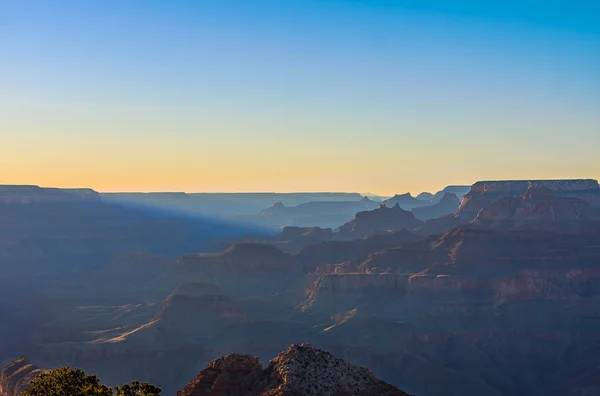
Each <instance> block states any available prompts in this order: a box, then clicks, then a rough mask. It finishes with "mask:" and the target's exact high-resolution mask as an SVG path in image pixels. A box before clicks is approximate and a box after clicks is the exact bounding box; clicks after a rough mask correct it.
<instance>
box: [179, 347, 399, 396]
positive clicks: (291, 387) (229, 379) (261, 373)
mask: <svg viewBox="0 0 600 396" xmlns="http://www.w3.org/2000/svg"><path fill="white" fill-rule="evenodd" d="M205 395H206V396H208V395H215V396H219V395H221V396H225V395H231V396H233V395H239V396H286V395H290V396H353V395H356V396H359V395H360V396H396V395H397V396H408V394H407V393H405V392H403V391H401V390H399V389H398V388H396V387H394V386H392V385H390V384H388V383H385V382H384V381H381V380H379V379H377V378H376V377H375V376H374V375H373V374H372V373H371V372H370V371H369V370H367V369H364V368H362V367H358V366H355V365H352V364H349V363H347V362H345V361H343V360H341V359H336V358H335V357H333V356H332V355H331V354H330V353H328V352H325V351H323V350H320V349H317V348H315V347H313V346H311V345H306V344H302V345H291V346H290V347H289V348H288V349H287V350H286V351H284V352H282V353H280V354H279V355H278V356H277V357H276V358H275V359H273V360H271V361H270V362H269V366H268V367H267V368H266V369H263V367H262V365H261V364H260V362H259V360H258V358H255V357H252V356H248V355H238V354H232V355H228V356H224V357H222V358H219V359H216V360H213V361H212V362H210V363H209V365H208V367H207V368H206V369H204V370H202V371H201V372H200V374H199V375H198V376H197V377H196V378H195V379H194V380H193V381H191V382H190V383H189V384H188V386H186V387H185V389H183V390H181V391H179V392H177V396H205Z"/></svg>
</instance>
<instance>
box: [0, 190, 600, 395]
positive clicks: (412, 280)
mask: <svg viewBox="0 0 600 396" xmlns="http://www.w3.org/2000/svg"><path fill="white" fill-rule="evenodd" d="M449 194H450V192H449V193H448V194H447V195H445V196H446V197H450V198H452V201H453V205H454V206H456V209H455V211H454V212H451V213H450V214H441V215H440V216H441V217H437V218H431V219H426V220H425V221H422V220H420V219H419V218H418V216H416V215H415V213H418V210H417V209H414V210H413V211H408V210H406V209H404V208H402V207H401V205H397V206H396V205H395V204H394V205H392V206H391V207H388V206H385V205H382V206H379V205H378V204H377V206H376V207H374V208H373V209H371V210H360V211H358V212H357V213H355V214H354V215H353V217H354V218H353V219H350V220H349V221H346V222H345V223H342V224H338V227H335V228H320V227H294V226H291V227H289V226H288V227H285V228H283V229H282V230H280V232H279V233H266V234H262V235H261V234H260V233H259V232H246V230H244V229H243V228H241V229H235V230H232V229H226V230H222V229H218V228H217V232H215V233H214V237H213V238H210V239H209V238H206V237H205V235H206V233H208V232H210V227H213V225H211V224H213V223H209V222H202V223H195V222H194V221H195V220H192V219H185V221H184V220H183V219H179V220H176V218H174V217H172V216H171V215H169V216H166V215H165V214H164V213H162V214H161V216H162V217H152V216H151V217H147V212H144V211H143V210H141V211H140V210H137V211H134V212H131V209H130V208H125V207H121V206H118V205H117V206H114V204H106V203H100V204H98V203H86V205H93V207H94V208H96V209H95V210H96V211H95V212H93V213H94V216H91V215H90V214H89V213H88V214H85V216H87V217H84V218H86V219H95V220H94V222H95V223H94V222H92V221H91V220H90V221H89V224H97V225H95V226H94V227H91V226H87V228H86V227H84V228H81V226H77V227H76V222H75V221H74V220H69V219H70V217H69V216H71V215H72V216H81V215H82V214H83V213H86V212H82V209H78V205H79V203H77V204H73V203H69V204H68V205H72V206H68V208H69V210H66V209H63V211H62V212H60V213H64V215H61V216H59V217H58V219H63V221H58V220H57V218H56V217H50V216H49V215H47V214H44V213H46V208H47V207H46V206H45V205H48V203H43V204H35V203H34V204H24V203H21V204H14V203H10V204H5V205H6V206H5V209H4V210H5V213H7V217H6V218H10V219H12V220H11V223H10V225H9V223H4V225H2V224H0V230H3V234H2V235H3V238H5V239H4V240H5V241H9V236H10V238H17V237H18V238H20V240H22V241H28V242H27V243H33V242H31V241H34V240H35V241H36V242H35V243H36V244H39V242H37V239H34V238H32V237H31V236H28V235H32V234H36V235H39V237H43V238H56V235H57V232H56V230H60V233H61V235H65V236H66V239H64V241H63V242H61V244H60V245H57V246H60V249H59V248H56V247H53V248H52V249H50V248H48V247H45V248H43V249H42V246H44V245H29V246H40V247H38V248H36V249H33V250H32V249H29V248H27V249H26V248H22V249H16V248H15V246H17V245H14V244H8V243H6V242H5V243H4V245H3V246H4V247H3V249H4V250H3V252H4V253H3V255H0V257H1V258H2V260H4V261H3V262H2V263H3V266H2V267H0V268H2V271H3V275H4V276H5V277H4V278H3V279H11V280H12V281H11V282H6V281H4V282H5V283H6V288H4V290H3V292H2V293H3V294H4V295H5V296H6V297H5V298H4V300H0V303H4V306H3V305H2V304H0V314H2V315H3V317H7V318H10V321H9V322H8V323H5V324H4V325H3V326H0V331H1V332H2V334H1V335H2V336H3V339H10V340H12V342H11V345H10V346H9V345H2V344H1V343H0V352H2V353H3V355H2V356H1V357H2V359H3V360H6V359H8V358H12V357H14V356H18V355H19V354H25V355H26V356H28V357H29V358H30V359H31V361H32V362H35V363H36V364H37V365H39V366H40V367H42V368H44V369H47V368H53V367H57V366H58V365H61V364H65V363H66V362H68V363H69V364H73V365H75V366H77V367H82V368H84V369H86V370H89V371H92V372H95V373H98V374H99V375H100V376H101V378H103V379H106V381H107V382H108V383H110V384H118V383H123V382H127V381H129V380H131V379H132V378H136V379H139V380H143V381H149V382H152V383H155V384H157V385H159V386H161V387H162V388H163V389H164V390H165V392H166V394H175V393H176V392H178V391H184V390H185V389H188V393H183V395H186V396H187V395H188V394H194V395H201V394H219V393H198V392H204V391H205V390H200V388H201V387H200V388H198V384H207V383H211V384H216V383H218V384H229V385H227V386H226V387H225V388H219V387H217V389H230V388H228V387H229V386H231V387H232V388H231V389H235V387H236V386H238V385H239V386H245V385H240V384H246V381H250V382H252V383H254V382H253V381H254V379H257V378H259V379H262V378H265V371H268V372H274V371H277V369H275V368H273V369H270V368H269V367H270V366H269V367H267V368H263V367H262V366H260V363H259V362H260V361H267V360H268V359H271V358H272V357H273V356H278V354H280V352H281V351H282V350H285V351H287V350H288V349H287V348H288V346H289V345H290V344H296V345H301V344H304V343H306V344H311V345H314V348H317V349H322V350H327V351H330V352H331V353H332V354H333V355H335V356H338V357H340V358H342V359H344V360H345V361H346V362H348V363H349V364H355V365H359V366H364V367H368V368H369V369H370V370H372V371H373V374H374V375H375V376H376V377H377V378H381V380H383V381H386V382H387V383H389V384H392V385H393V386H396V387H398V388H399V389H403V390H404V391H406V392H409V393H410V394H417V395H425V396H438V395H439V396H442V395H444V396H447V395H450V396H452V395H457V396H458V395H460V396H464V395H492V396H509V395H510V396H512V395H517V396H520V395H523V396H525V395H533V396H538V395H539V396H541V395H545V394H561V395H567V396H577V395H592V394H597V393H598V392H600V382H598V380H597V378H598V376H597V375H596V374H597V373H598V372H597V369H596V367H598V365H599V364H600V360H599V359H598V356H599V355H598V354H597V353H596V348H597V347H596V346H597V345H598V344H599V343H600V338H599V337H598V334H600V268H599V267H598V264H599V263H600V217H598V214H599V213H600V212H599V209H600V206H599V205H598V201H597V198H598V197H599V196H600V187H598V183H597V182H595V181H592V180H555V181H536V180H532V181H514V182H513V181H507V182H502V181H499V182H478V183H475V184H473V186H471V189H470V191H469V192H468V193H466V194H465V195H464V196H463V197H462V201H461V203H460V205H459V206H457V205H456V203H457V201H456V199H457V198H456V197H454V198H453V197H452V196H451V195H449ZM415 199H416V198H415ZM428 200H431V197H428ZM448 200H449V199H448ZM11 205H33V206H31V207H28V208H27V211H26V209H19V206H17V207H15V206H11ZM61 205H63V204H61ZM105 205H108V206H105ZM434 205H437V203H436V204H434ZM9 206H10V209H11V210H9ZM427 206H433V205H424V206H423V207H422V209H423V210H425V209H426V208H427ZM14 208H17V209H16V211H15V210H13V209H14ZM36 208H37V209H36ZM31 209H33V210H34V211H35V210H37V211H38V212H34V213H35V216H28V215H26V213H29V212H28V210H31ZM0 210H2V208H1V207H0ZM15 213H18V215H16V214H15ZM109 213H112V214H111V215H110V216H108V214H109ZM8 216H12V217H8ZM165 216H166V217H165ZM64 219H66V220H67V221H64ZM133 219H135V220H133ZM137 219H139V222H138V220H137ZM42 220H43V221H42ZM42 223H43V224H45V225H44V227H41V226H40V224H42ZM86 223H87V221H86ZM132 223H134V224H136V226H135V227H134V226H127V227H125V228H122V227H123V226H122V225H120V224H126V225H127V224H132ZM173 224H178V226H177V227H181V228H177V227H175V226H174V225H173ZM200 224H202V225H200ZM142 225H143V226H142ZM190 225H193V227H191V226H190ZM217 225H218V224H217ZM2 227H4V228H2ZM120 227H121V228H120ZM160 227H166V229H165V230H162V231H158V230H160ZM186 227H191V228H189V229H192V230H202V232H198V233H196V234H194V233H192V232H190V231H186V230H188V229H187V228H186ZM195 227H199V228H195ZM124 229H125V230H127V233H119V234H118V235H119V237H118V238H115V235H116V234H110V233H109V234H106V233H107V232H108V231H109V230H111V231H113V230H119V232H120V230H124ZM11 230H12V234H11V232H10V231H11ZM219 233H231V234H234V235H231V236H228V235H225V237H220V235H219ZM236 233H237V235H236ZM79 234H83V235H87V238H90V239H91V240H92V241H95V240H96V239H97V238H98V235H108V237H107V238H108V239H104V241H110V245H108V246H112V247H111V250H109V252H110V254H106V251H107V250H106V248H105V247H102V246H103V245H98V246H99V247H98V248H97V250H93V249H90V248H89V247H88V248H86V249H84V248H83V247H82V246H94V245H82V244H81V242H80V241H79V242H78V239H77V238H75V236H76V235H79ZM19 235H20V236H19ZM36 238H37V236H36ZM113 239H116V241H119V243H116V242H112V241H113ZM132 241H140V242H139V243H133V242H132ZM205 241H206V242H205ZM141 242H143V244H142V243H141ZM94 243H97V242H94ZM104 243H106V242H104ZM165 246H171V247H170V248H168V249H166V248H165ZM194 246H197V248H196V249H194ZM76 247H77V254H78V255H75V254H74V249H75V248H76ZM128 247H129V248H132V249H131V251H129V249H128ZM96 251H98V252H105V255H106V256H102V260H100V258H96V259H97V261H94V260H90V258H93V256H94V254H95V252H96ZM25 252H28V253H27V255H26V254H25ZM63 252H68V253H69V255H66V254H65V253H63ZM70 257H76V258H78V259H77V260H73V259H71V258H70ZM43 258H46V260H56V261H57V262H59V261H61V260H65V258H69V259H68V260H67V261H68V264H69V265H64V264H63V266H62V267H56V268H62V271H60V272H55V273H53V274H52V277H51V278H48V281H44V279H45V277H50V275H45V276H40V273H41V270H40V268H43V267H42V266H41V263H42V261H41V260H42V259H43ZM17 259H18V260H17ZM44 263H45V265H46V266H50V267H49V268H54V264H49V263H50V262H49V261H44ZM89 263H93V264H94V265H90V264H89ZM26 264H27V265H26ZM46 268H48V267H46ZM84 268H87V269H85V270H84ZM76 269H77V270H78V271H75V270H76ZM25 270H27V271H25ZM33 274H37V276H34V275H33ZM9 276H10V278H9ZM30 278H35V279H36V282H35V283H34V282H33V281H32V279H30ZM40 279H41V280H40ZM49 279H52V281H50V280H49ZM25 281H27V283H28V284H29V285H34V284H35V285H36V287H35V288H34V287H30V288H28V289H23V288H21V287H20V286H21V285H22V284H24V282H25ZM11 283H14V287H13V288H11ZM16 296H18V298H15V297H16ZM3 348H4V349H3ZM311 348H312V347H311ZM294 351H296V350H294ZM311 351H312V349H310V350H308V351H307V355H310V356H313V352H311ZM293 353H297V351H296V352H293ZM315 353H316V352H315ZM231 354H237V355H231ZM247 355H249V357H248V356H247ZM220 356H226V357H227V356H230V357H229V358H219V357H220ZM318 356H322V352H319V354H318ZM215 359H216V360H215ZM327 359H329V360H331V358H329V357H328V358H327ZM281 360H282V361H285V359H284V358H282V359H281ZM296 360H301V359H300V358H298V359H296V358H294V361H296ZM331 361H332V362H333V360H331ZM211 362H213V363H211ZM207 364H209V365H210V366H209V367H208V368H207V370H208V371H206V372H204V374H202V372H203V368H204V367H206V365H207ZM231 367H234V368H235V367H241V369H240V370H239V371H236V370H237V369H234V370H233V371H231ZM328 367H329V366H328ZM269 370H271V371H269ZM198 372H201V374H200V375H199V376H198V377H197V378H196V380H194V381H195V382H194V381H192V382H191V383H188V381H189V380H190V379H191V378H194V376H196V375H197V373H198ZM273 375H275V374H273ZM277 375H278V374H277ZM277 375H275V377H274V379H273V378H272V380H273V381H274V382H273V384H279V382H277V381H279V380H277V378H279V377H277ZM332 375H333V374H332ZM7 377H8V376H7ZM334 377H335V376H334ZM253 378H254V379H253ZM332 378H333V377H332ZM365 378H366V377H365ZM225 379H227V381H230V382H227V381H225ZM257 381H258V382H257V384H258V383H261V381H262V380H257ZM11 383H12V382H11ZM186 384H188V385H187V387H186ZM194 384H195V385H194ZM2 386H4V385H2ZM202 386H204V385H202ZM219 386H221V385H219ZM278 386H279V385H274V387H273V388H268V387H267V388H261V389H262V390H260V391H259V390H258V388H256V389H257V392H259V393H256V394H262V393H260V392H266V391H267V389H269V390H273V391H274V389H278ZM189 392H196V393H189ZM302 392H304V390H303V391H302ZM271 394H277V393H271ZM301 394H302V393H301ZM392 394H393V393H392ZM11 396H12V395H11Z"/></svg>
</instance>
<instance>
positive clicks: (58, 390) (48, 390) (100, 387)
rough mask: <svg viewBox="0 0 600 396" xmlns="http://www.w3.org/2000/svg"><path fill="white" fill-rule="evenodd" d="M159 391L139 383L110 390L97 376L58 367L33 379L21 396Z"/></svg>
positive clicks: (145, 395) (124, 395)
mask: <svg viewBox="0 0 600 396" xmlns="http://www.w3.org/2000/svg"><path fill="white" fill-rule="evenodd" d="M161 391H162V390H161V389H160V388H159V387H157V386H154V385H152V384H149V383H147V382H139V381H132V382H131V384H125V385H121V386H116V387H115V388H114V389H112V388H110V387H108V386H106V385H104V384H101V383H100V379H99V378H98V377H97V376H95V375H93V374H86V373H85V372H84V371H83V370H81V369H78V368H71V367H59V368H57V369H54V370H49V371H44V372H42V373H41V374H40V375H38V376H37V377H35V378H34V379H33V380H32V381H31V384H30V385H29V387H28V388H27V389H26V390H25V391H24V392H23V396H113V395H117V396H159V395H160V392H161Z"/></svg>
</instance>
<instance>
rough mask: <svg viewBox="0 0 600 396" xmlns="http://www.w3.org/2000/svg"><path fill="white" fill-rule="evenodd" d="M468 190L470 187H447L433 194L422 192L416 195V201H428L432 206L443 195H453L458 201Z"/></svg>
mask: <svg viewBox="0 0 600 396" xmlns="http://www.w3.org/2000/svg"><path fill="white" fill-rule="evenodd" d="M470 189H471V186H447V187H444V189H443V190H440V191H438V192H436V193H435V194H432V193H429V192H422V193H420V194H419V195H417V199H419V200H422V201H429V202H430V203H431V204H434V203H437V202H439V201H440V200H441V199H442V198H443V197H444V195H446V193H450V194H454V195H456V196H457V197H458V199H461V198H462V197H463V195H465V194H467V193H468V192H469V190H470Z"/></svg>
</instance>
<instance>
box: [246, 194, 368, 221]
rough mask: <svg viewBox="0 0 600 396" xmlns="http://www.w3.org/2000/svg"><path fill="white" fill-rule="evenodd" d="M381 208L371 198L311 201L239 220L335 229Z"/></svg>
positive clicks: (275, 208) (274, 207)
mask: <svg viewBox="0 0 600 396" xmlns="http://www.w3.org/2000/svg"><path fill="white" fill-rule="evenodd" d="M377 206H378V204H377V203H376V202H373V201H372V200H370V199H369V198H367V197H363V198H362V199H360V200H358V201H347V202H334V201H331V202H326V201H321V202H307V203H303V204H300V205H297V206H286V205H284V204H283V203H281V202H277V203H275V204H273V206H271V207H269V208H267V209H264V210H262V211H261V212H260V213H259V214H258V215H254V216H244V217H239V218H238V220H240V221H243V222H249V223H252V224H258V225H265V226H270V227H276V228H281V227H284V226H294V227H321V228H333V227H337V226H339V225H340V224H343V223H345V222H346V221H348V220H351V219H352V218H353V217H354V215H355V214H356V213H358V212H361V211H364V210H370V209H374V208H376V207H377Z"/></svg>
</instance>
